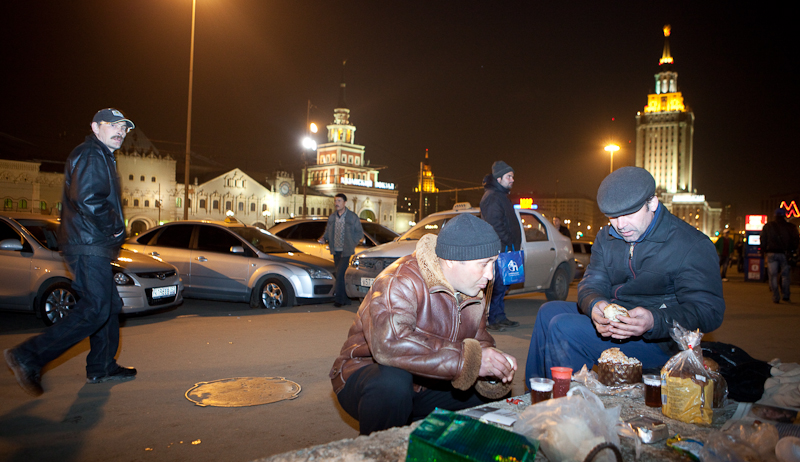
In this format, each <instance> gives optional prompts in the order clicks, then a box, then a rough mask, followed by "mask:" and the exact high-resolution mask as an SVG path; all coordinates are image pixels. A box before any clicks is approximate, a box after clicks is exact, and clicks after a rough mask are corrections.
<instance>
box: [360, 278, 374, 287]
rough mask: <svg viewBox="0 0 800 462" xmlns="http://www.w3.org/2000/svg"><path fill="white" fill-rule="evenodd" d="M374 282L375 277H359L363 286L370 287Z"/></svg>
mask: <svg viewBox="0 0 800 462" xmlns="http://www.w3.org/2000/svg"><path fill="white" fill-rule="evenodd" d="M374 283H375V278H361V285H362V286H364V287H372V284H374Z"/></svg>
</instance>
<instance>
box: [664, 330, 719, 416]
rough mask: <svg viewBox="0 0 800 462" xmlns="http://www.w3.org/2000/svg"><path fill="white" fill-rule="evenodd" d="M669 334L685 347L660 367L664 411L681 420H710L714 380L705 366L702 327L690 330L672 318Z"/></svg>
mask: <svg viewBox="0 0 800 462" xmlns="http://www.w3.org/2000/svg"><path fill="white" fill-rule="evenodd" d="M670 336H671V337H672V339H673V340H675V342H677V343H678V346H679V347H680V349H681V350H682V351H681V352H680V353H678V354H676V355H675V356H673V357H672V358H670V359H669V361H667V364H665V365H664V367H663V368H661V402H662V406H661V412H663V413H664V415H665V416H667V417H671V418H673V419H676V420H680V421H681V422H686V423H693V424H706V425H710V424H711V419H712V417H713V415H714V411H713V405H714V381H713V380H711V375H710V374H709V372H708V371H707V370H706V368H705V367H704V366H703V350H702V349H701V348H700V339H701V338H703V334H702V333H700V329H698V330H696V331H694V332H691V331H687V330H686V329H684V328H683V327H681V326H680V324H678V323H677V322H675V321H673V322H672V329H671V330H670Z"/></svg>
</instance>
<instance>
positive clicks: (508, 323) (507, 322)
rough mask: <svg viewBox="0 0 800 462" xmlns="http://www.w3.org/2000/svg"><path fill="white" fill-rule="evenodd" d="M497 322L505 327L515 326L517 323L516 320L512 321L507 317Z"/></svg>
mask: <svg viewBox="0 0 800 462" xmlns="http://www.w3.org/2000/svg"><path fill="white" fill-rule="evenodd" d="M497 324H500V325H501V326H505V327H517V326H518V325H519V323H518V322H517V321H512V320H510V319H508V318H506V319H503V320H502V321H498V322H497Z"/></svg>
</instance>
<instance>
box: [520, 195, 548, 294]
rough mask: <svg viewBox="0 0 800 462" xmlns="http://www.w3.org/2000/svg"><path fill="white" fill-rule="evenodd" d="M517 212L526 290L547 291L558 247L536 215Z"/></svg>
mask: <svg viewBox="0 0 800 462" xmlns="http://www.w3.org/2000/svg"><path fill="white" fill-rule="evenodd" d="M517 212H518V213H519V217H520V224H521V225H522V238H523V244H522V247H523V249H524V250H525V289H526V290H537V289H546V288H548V287H549V282H550V275H551V274H553V271H554V270H555V268H553V265H554V262H555V258H556V247H555V245H553V241H552V239H550V236H548V233H547V227H546V226H545V225H544V223H542V222H541V220H539V218H538V217H537V216H536V215H534V214H533V213H530V212H527V211H523V210H518V211H517Z"/></svg>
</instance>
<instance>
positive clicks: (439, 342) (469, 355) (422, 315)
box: [330, 234, 511, 399]
mask: <svg viewBox="0 0 800 462" xmlns="http://www.w3.org/2000/svg"><path fill="white" fill-rule="evenodd" d="M435 249H436V236H435V235H433V234H427V235H425V236H423V237H422V239H420V241H419V242H418V243H417V248H416V251H415V252H414V253H413V254H412V255H409V256H406V257H403V258H401V259H399V260H397V261H396V262H395V263H393V264H392V266H390V267H388V268H386V270H384V271H383V272H382V273H381V274H380V275H379V276H378V277H377V278H376V279H375V283H374V284H373V285H372V289H371V290H370V291H369V293H368V294H367V296H366V298H365V299H364V301H363V302H362V303H361V307H360V308H359V309H358V314H357V315H356V319H355V321H354V322H353V326H352V327H351V328H350V332H349V333H348V335H347V341H346V342H345V343H344V345H343V346H342V351H341V353H340V354H339V357H338V358H336V361H334V363H333V368H331V371H330V378H331V383H332V384H333V390H334V392H336V393H338V392H339V391H341V389H342V388H344V384H345V381H346V380H347V378H348V377H349V376H350V375H352V374H353V372H355V371H357V370H358V369H360V368H362V367H364V366H367V365H369V364H373V363H379V364H383V365H387V366H393V367H397V368H400V369H404V370H406V371H409V372H411V373H412V374H414V375H417V376H421V377H429V378H434V379H441V380H450V381H451V383H452V385H453V386H454V387H455V388H458V389H460V390H467V389H469V388H470V387H471V386H473V385H476V381H478V373H479V372H480V367H481V350H482V348H483V347H494V346H495V342H494V338H492V336H491V335H490V334H489V333H488V332H487V331H486V316H487V307H486V299H485V298H484V296H483V295H484V294H483V293H480V294H478V296H477V297H467V296H465V295H464V294H461V293H457V292H456V291H455V290H454V289H453V287H452V286H451V285H450V284H449V283H448V282H447V280H446V279H445V277H444V274H443V273H442V269H441V267H440V266H439V258H438V257H437V256H436V252H435ZM510 387H511V384H510V383H509V384H503V383H502V382H499V381H498V382H496V383H494V382H488V381H484V380H480V381H478V383H477V385H476V389H477V390H478V392H480V393H481V394H482V395H484V396H486V397H489V398H494V399H497V398H500V397H502V396H504V395H505V394H507V393H508V391H509V390H510ZM414 389H415V391H419V390H421V389H422V387H420V386H419V385H415V386H414Z"/></svg>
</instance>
